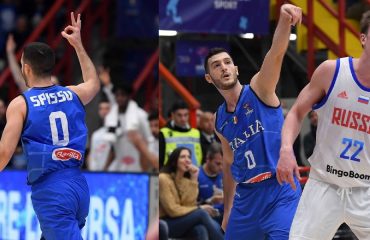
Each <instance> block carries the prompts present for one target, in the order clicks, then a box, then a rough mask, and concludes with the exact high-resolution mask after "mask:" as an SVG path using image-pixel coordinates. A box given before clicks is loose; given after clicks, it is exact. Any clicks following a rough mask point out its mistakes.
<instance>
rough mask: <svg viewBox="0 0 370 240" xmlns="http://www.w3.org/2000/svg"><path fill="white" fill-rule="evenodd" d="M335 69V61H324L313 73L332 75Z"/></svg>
mask: <svg viewBox="0 0 370 240" xmlns="http://www.w3.org/2000/svg"><path fill="white" fill-rule="evenodd" d="M336 67H337V60H325V61H324V62H322V63H321V64H320V65H319V66H318V67H317V69H316V70H315V72H320V73H325V72H327V73H332V72H333V73H334V71H335V69H336Z"/></svg>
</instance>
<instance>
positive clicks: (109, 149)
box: [87, 97, 114, 171]
mask: <svg viewBox="0 0 370 240" xmlns="http://www.w3.org/2000/svg"><path fill="white" fill-rule="evenodd" d="M109 111H110V103H109V101H108V99H107V98H106V97H103V98H102V99H101V101H100V103H99V110H98V113H99V117H100V121H101V124H100V128H99V129H97V130H95V131H94V132H93V134H92V136H91V147H90V152H89V155H88V156H87V168H88V170H90V171H107V170H108V167H109V163H111V162H112V160H113V158H114V152H113V143H112V142H111V141H110V139H109V134H108V132H109V129H108V128H107V127H105V126H103V123H104V119H105V117H106V116H107V115H108V113H109Z"/></svg>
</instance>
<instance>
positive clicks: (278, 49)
mask: <svg viewBox="0 0 370 240" xmlns="http://www.w3.org/2000/svg"><path fill="white" fill-rule="evenodd" d="M301 19H302V10H301V8H299V7H296V6H294V5H291V4H284V5H283V6H282V7H281V9H280V18H279V22H278V24H277V27H276V30H275V33H274V37H273V39H272V45H271V48H270V50H269V51H268V52H267V54H266V56H265V59H264V61H263V63H262V66H261V69H260V71H259V72H258V73H257V74H256V75H255V76H254V77H253V78H252V80H251V83H250V85H251V87H252V88H253V90H254V91H255V92H256V93H257V95H258V97H259V98H260V99H262V101H264V102H265V103H266V104H268V105H274V106H276V105H278V104H279V101H278V99H277V96H276V94H275V89H276V85H277V83H278V81H279V77H280V71H281V65H282V62H283V58H284V55H285V52H286V50H287V48H288V44H289V36H290V30H291V26H295V25H296V24H297V23H300V22H301Z"/></svg>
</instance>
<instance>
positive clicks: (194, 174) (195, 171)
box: [189, 165, 199, 181]
mask: <svg viewBox="0 0 370 240" xmlns="http://www.w3.org/2000/svg"><path fill="white" fill-rule="evenodd" d="M189 173H190V178H191V179H192V180H197V181H198V174H199V168H198V167H197V166H195V165H190V166H189Z"/></svg>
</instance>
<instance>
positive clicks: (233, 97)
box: [221, 81, 243, 112]
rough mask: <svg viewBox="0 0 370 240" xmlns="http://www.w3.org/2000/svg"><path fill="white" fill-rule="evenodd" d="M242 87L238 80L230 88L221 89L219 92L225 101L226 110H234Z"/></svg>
mask: <svg viewBox="0 0 370 240" xmlns="http://www.w3.org/2000/svg"><path fill="white" fill-rule="evenodd" d="M242 88H243V86H242V85H241V84H240V82H239V81H238V82H237V83H236V84H235V86H234V87H233V88H232V89H229V90H221V94H222V96H223V97H224V99H225V101H226V105H227V110H228V111H230V112H233V111H234V110H235V108H236V104H237V103H238V100H239V96H240V94H241V91H242Z"/></svg>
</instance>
